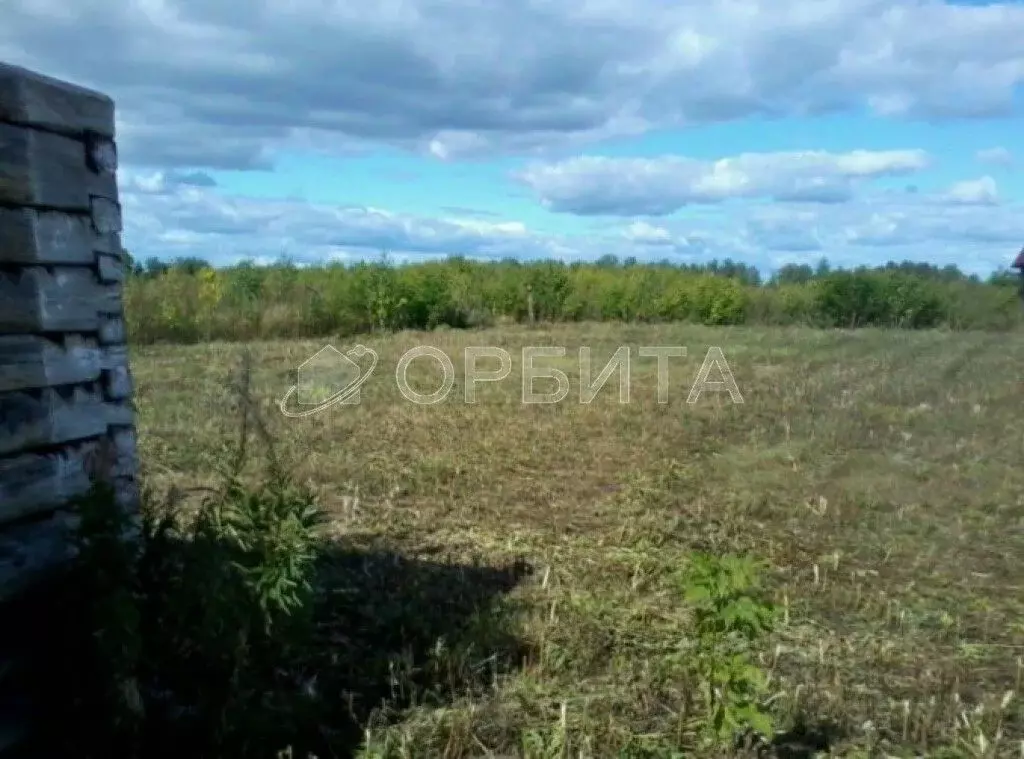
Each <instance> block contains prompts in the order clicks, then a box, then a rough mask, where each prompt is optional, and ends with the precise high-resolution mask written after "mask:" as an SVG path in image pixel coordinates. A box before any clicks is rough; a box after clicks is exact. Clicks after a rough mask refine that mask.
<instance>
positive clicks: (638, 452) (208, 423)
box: [132, 324, 1024, 758]
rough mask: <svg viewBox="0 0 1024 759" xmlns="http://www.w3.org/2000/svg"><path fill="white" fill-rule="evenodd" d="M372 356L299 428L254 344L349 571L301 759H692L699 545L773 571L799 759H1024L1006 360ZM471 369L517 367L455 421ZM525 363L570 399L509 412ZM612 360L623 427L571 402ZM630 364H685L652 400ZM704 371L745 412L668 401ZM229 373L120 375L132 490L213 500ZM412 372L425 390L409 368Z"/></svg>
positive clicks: (522, 336) (901, 352) (417, 336)
mask: <svg viewBox="0 0 1024 759" xmlns="http://www.w3.org/2000/svg"><path fill="white" fill-rule="evenodd" d="M363 342H364V343H365V344H366V345H368V346H370V347H371V348H374V349H375V350H376V351H378V352H379V354H380V364H379V367H378V369H377V371H376V373H375V374H374V375H373V376H372V377H371V378H370V380H369V381H368V382H367V383H366V384H365V385H364V386H363V388H362V393H361V402H360V403H359V404H358V405H341V406H335V407H333V408H330V409H328V410H325V411H323V412H321V413H319V414H315V415H313V416H310V417H308V418H304V419H292V418H286V417H285V416H284V415H282V414H281V413H280V411H279V410H278V409H277V406H276V399H278V398H280V397H281V396H282V395H283V394H284V393H285V391H286V390H287V389H288V388H289V386H290V385H291V384H292V383H293V382H294V379H293V372H294V370H295V368H296V367H297V366H298V365H299V364H300V363H301V362H302V361H304V360H305V359H306V358H308V357H309V356H310V355H312V354H313V353H315V352H316V351H317V350H318V349H319V348H320V347H321V346H322V344H323V343H319V342H298V341H296V342H274V343H262V344H255V345H253V346H251V348H252V351H253V358H254V359H255V368H256V373H255V377H254V380H255V382H254V384H255V388H254V389H255V390H256V392H257V393H258V395H259V396H260V397H261V398H263V402H264V403H265V406H266V410H265V417H266V418H267V420H268V422H269V423H270V426H271V428H272V429H271V431H272V434H273V436H274V437H275V438H276V439H277V441H278V446H279V452H280V453H281V454H283V455H284V456H285V457H286V458H287V460H288V462H289V464H290V465H291V466H292V467H293V470H294V471H295V472H296V473H297V474H298V475H299V476H300V477H301V478H303V479H308V480H310V481H312V482H313V483H315V485H316V487H317V489H318V491H319V492H320V494H321V498H322V503H323V504H324V505H325V506H326V507H327V508H328V509H329V511H330V513H331V516H332V524H331V532H332V534H333V535H335V536H337V538H338V540H340V541H341V542H342V543H343V545H344V546H345V548H344V552H343V553H339V554H338V556H337V558H336V559H335V560H334V562H333V563H332V564H331V565H330V566H328V567H327V568H326V569H325V574H324V579H323V586H322V588H321V590H322V593H321V608H320V609H319V612H318V613H319V620H320V630H321V635H322V636H323V640H324V641H325V646H324V650H323V657H322V660H320V661H317V662H311V663H310V665H309V672H308V674H309V676H310V680H309V683H308V685H309V690H310V692H311V694H312V695H311V698H313V699H316V700H318V701H319V703H320V704H321V706H322V713H323V714H324V718H323V726H322V730H321V732H320V739H319V740H320V745H321V748H320V752H319V755H320V756H321V757H326V756H330V755H331V753H327V752H328V751H329V750H330V751H333V752H334V754H335V755H341V753H342V752H343V751H344V750H346V749H352V748H353V747H356V746H359V745H360V743H361V744H362V747H363V751H364V752H365V754H366V755H367V756H374V757H378V756H438V757H440V756H444V757H477V756H491V755H493V756H509V755H523V756H527V757H537V758H539V757H545V758H547V757H555V756H570V755H572V756H583V757H587V756H595V757H597V756H620V757H626V756H629V757H639V756H658V757H670V756H678V755H681V754H680V753H675V752H686V753H687V754H688V755H690V754H689V749H690V748H692V747H693V746H694V745H695V744H694V740H695V738H694V735H693V721H692V720H693V717H694V714H693V709H694V708H695V707H694V706H693V699H692V696H693V693H694V689H695V684H694V683H693V682H692V681H690V680H688V679H687V676H686V675H685V674H683V670H682V669H681V668H680V664H679V656H678V653H679V651H680V650H681V646H682V643H683V641H684V639H685V637H686V634H687V633H686V631H687V629H688V624H689V615H690V612H689V610H688V606H687V604H686V603H684V600H683V597H682V593H681V591H680V589H679V585H678V583H679V570H680V568H681V567H683V566H684V565H685V564H686V562H687V558H688V557H689V556H690V554H691V552H692V551H694V550H705V551H710V552H712V553H724V552H749V553H752V554H753V555H755V556H757V557H759V558H761V559H763V560H764V561H765V562H767V563H768V564H769V565H770V569H769V570H768V573H767V576H766V579H767V582H768V585H769V587H770V588H771V592H772V594H773V596H774V599H775V601H776V603H777V604H778V606H779V608H780V609H781V610H782V621H781V624H780V626H779V627H778V628H777V630H776V632H775V634H774V635H773V637H772V639H771V640H770V641H768V642H767V643H766V645H765V646H764V650H763V651H762V652H761V655H762V660H761V664H762V666H763V668H764V669H765V670H766V671H768V672H769V673H770V677H771V680H770V689H771V690H772V692H773V693H774V694H775V696H774V698H773V700H772V705H771V708H772V710H773V712H774V713H775V714H776V715H777V717H778V720H779V724H780V726H781V727H783V728H787V727H789V726H790V725H792V724H793V723H794V721H800V722H803V723H804V724H805V725H807V726H808V728H813V729H811V730H810V732H811V733H815V734H819V733H820V734H821V735H817V737H815V736H814V735H812V736H811V737H804V738H799V737H794V736H796V734H795V733H794V734H793V735H792V736H791V737H790V738H788V739H787V740H789V741H790V743H791V744H792V745H790V746H789V750H791V751H796V752H797V753H798V754H799V753H800V752H801V751H803V752H804V753H806V752H807V751H809V750H810V749H811V748H813V744H814V743H815V742H816V741H817V740H818V738H822V736H824V738H826V739H827V741H828V742H829V744H830V746H831V750H832V751H833V752H835V753H839V754H845V755H867V754H866V753H863V752H867V751H874V750H884V751H886V752H887V753H889V754H898V755H913V754H915V753H917V754H919V755H920V754H922V753H929V754H932V755H934V753H933V752H936V751H938V750H940V749H942V750H944V751H949V752H954V753H951V754H948V755H962V756H995V755H1019V754H1020V753H1021V752H1022V751H1024V743H1022V741H1024V719H1022V717H1024V710H1022V708H1021V702H1020V701H1019V700H1018V699H1019V696H1016V697H1012V698H1009V700H1007V698H1008V697H1007V696H1006V694H1007V693H1008V692H1009V691H1013V692H1014V693H1015V694H1019V690H1020V685H1021V677H1022V663H1021V656H1022V655H1024V564H1022V561H1024V466H1022V463H1024V392H1022V391H1024V382H1022V377H1024V374H1022V367H1024V340H1022V339H1021V338H1020V336H1018V335H1015V334H1009V335H1007V334H1002V335H998V334H980V333H948V332H909V331H906V332H904V331H899V332H897V331H891V332H889V331H874V330H864V331H850V332H846V331H813V330H803V329H791V330H789V329H773V330H769V329H753V328H702V327H688V326H671V325H667V326H658V327H641V326H635V327H626V326H615V325H607V324H605V325H589V326H588V325H582V326H581V325H576V326H555V327H550V328H536V329H525V328H515V329H500V330H498V329H495V330H489V331H477V332H456V331H437V332H431V333H400V334H398V335H391V336H368V337H366V338H365V339H364V340H363ZM336 344H337V347H339V348H341V349H345V348H347V347H349V344H347V343H344V342H341V341H338V342H337V343H336ZM421 344H426V345H432V346H436V347H438V348H440V349H441V350H443V351H444V352H445V353H447V355H449V356H451V357H452V360H453V362H454V364H455V367H456V369H457V370H458V375H459V376H458V377H457V379H456V382H455V386H454V388H453V390H452V392H451V395H450V396H449V397H448V399H447V400H446V401H444V402H441V403H439V404H437V405H434V406H423V405H415V404H413V403H410V402H409V401H407V400H405V399H404V398H403V397H402V395H401V394H400V393H399V391H398V389H397V388H396V383H395V378H394V367H395V365H396V363H397V362H398V358H399V356H400V355H401V354H402V353H403V352H404V351H405V350H407V349H408V348H411V347H413V346H416V345H421ZM470 345H474V346H482V345H487V346H491V345H493V346H499V347H503V348H505V349H506V350H508V351H509V353H510V354H511V355H512V358H513V366H512V372H511V374H510V375H509V377H508V378H507V379H505V380H504V381H502V382H492V383H484V384H482V385H480V386H479V388H478V400H479V402H478V403H476V404H474V405H470V404H466V403H465V402H464V400H463V381H462V379H461V372H462V365H463V364H462V360H461V356H462V351H463V349H464V347H466V346H470ZM543 345H556V346H565V347H566V348H567V350H568V358H565V359H539V360H538V361H537V364H538V365H544V366H557V367H558V368H561V369H563V370H565V371H566V373H567V374H568V375H569V377H570V379H571V380H573V383H572V385H571V388H570V392H569V395H568V397H567V398H566V399H565V400H564V401H562V402H561V403H557V404H551V405H523V404H522V403H521V385H520V382H519V378H520V371H521V369H522V364H521V361H520V358H519V355H520V354H519V350H520V349H521V348H522V347H523V346H543ZM620 345H628V346H631V347H632V348H633V349H634V353H633V355H634V359H633V364H632V366H631V397H630V402H629V403H628V404H622V403H620V402H619V398H618V395H617V388H616V379H615V377H612V379H610V380H609V382H608V384H607V385H606V386H605V388H604V389H603V390H602V391H601V392H600V393H599V395H598V397H597V398H596V399H594V400H593V401H592V402H591V403H589V404H581V403H580V402H579V387H578V384H576V382H577V377H578V371H577V366H578V363H577V361H576V359H575V358H574V357H575V355H576V351H577V349H578V348H579V347H581V346H589V347H591V348H592V349H593V354H594V361H595V366H596V368H600V367H601V366H603V365H604V362H605V361H606V360H607V359H608V357H610V356H611V354H612V352H613V351H614V350H615V349H616V348H617V347H619V346H620ZM643 345H649V346H656V345H682V346H686V347H687V348H688V357H686V358H675V359H672V360H671V361H670V372H671V374H670V378H669V379H670V387H669V392H668V396H669V397H668V402H667V403H665V404H658V403H657V369H656V362H655V361H654V360H653V359H650V358H648V359H637V358H636V357H635V356H636V352H635V349H636V348H637V347H639V346H643ZM710 346H718V347H720V348H721V349H722V351H723V353H724V355H725V357H726V359H727V361H728V362H729V366H730V368H731V370H732V373H733V375H734V377H735V380H736V383H737V386H738V388H739V389H740V391H741V392H742V394H743V400H744V402H743V403H742V404H734V403H732V402H730V399H729V397H728V395H727V394H715V393H712V392H705V394H704V395H703V396H702V397H701V398H700V399H699V400H698V402H696V403H694V404H688V403H687V402H686V398H687V394H688V393H689V390H690V386H691V384H692V383H693V380H694V377H695V375H696V374H697V371H698V369H699V368H700V366H701V362H702V359H703V358H704V356H705V353H706V352H707V350H708V348H709V347H710ZM240 350H241V347H240V346H237V345H228V344H207V345H201V346H195V347H175V346H148V347H140V348H138V349H136V350H135V351H134V352H133V357H132V360H133V372H134V375H135V381H136V385H137V390H136V392H137V403H138V409H139V425H140V445H141V455H142V460H143V462H144V466H145V468H146V476H147V481H148V482H149V483H150V484H152V485H154V486H157V487H166V486H170V485H177V486H180V487H186V488H192V487H195V486H197V485H202V484H203V483H204V482H206V481H208V480H209V481H212V479H213V478H214V476H215V471H214V466H215V462H216V461H217V460H218V457H219V456H220V455H221V454H222V452H223V450H224V449H225V446H226V445H227V444H228V441H229V440H230V439H231V438H232V436H233V435H234V434H235V433H234V421H233V419H234V415H233V411H232V408H231V394H230V391H229V388H228V382H229V379H230V377H231V375H232V372H233V371H234V370H235V366H236V365H237V361H238V356H239V353H240ZM493 365H494V364H493V363H492V364H490V365H489V366H493ZM409 377H410V384H411V385H412V386H413V387H414V388H415V389H417V390H419V391H421V392H427V393H429V392H431V391H433V390H434V389H435V388H436V387H437V386H438V384H439V375H438V373H437V371H436V365H434V364H432V363H431V362H430V361H429V360H421V361H417V362H416V363H414V364H413V366H412V368H411V369H410V371H409ZM716 378H717V376H715V375H713V376H712V379H716ZM552 386H553V383H549V384H548V385H547V386H545V385H544V382H543V381H538V383H537V385H536V389H537V390H548V389H550V388H551V387H552ZM314 675H315V677H313V676H314ZM380 707H382V708H380ZM353 725H358V726H359V729H358V730H357V729H356V728H354V727H353ZM363 728H366V731H365V732H363ZM785 750H786V746H782V747H781V748H779V753H780V755H785Z"/></svg>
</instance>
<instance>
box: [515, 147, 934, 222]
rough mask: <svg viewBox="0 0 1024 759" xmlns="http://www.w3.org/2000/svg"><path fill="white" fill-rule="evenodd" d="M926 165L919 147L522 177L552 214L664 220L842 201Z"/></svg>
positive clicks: (605, 163)
mask: <svg viewBox="0 0 1024 759" xmlns="http://www.w3.org/2000/svg"><path fill="white" fill-rule="evenodd" d="M927 166H928V156H927V154H926V153H925V152H924V151H920V150H891V151H868V150H858V151H853V152H850V153H826V152H822V151H804V152H786V153H746V154H743V155H739V156H735V157H731V158H723V159H721V160H718V161H700V160H695V159H692V158H686V157H682V156H662V157H659V158H605V157H598V156H584V157H580V158H573V159H569V160H565V161H560V162H556V163H547V164H542V163H535V164H533V165H531V166H529V167H528V168H526V169H525V170H523V171H522V172H519V173H518V174H517V176H518V178H519V179H520V180H521V181H522V182H524V183H525V184H527V185H528V186H529V187H530V188H531V189H532V190H533V191H534V193H536V195H537V197H538V198H539V199H540V200H541V202H542V203H543V204H544V205H545V206H546V207H548V208H549V209H551V210H553V211H560V212H566V213H574V214H581V215H592V214H611V215H622V216H633V215H637V214H645V215H652V216H658V215H667V214H671V213H673V212H675V211H677V210H679V209H680V208H682V207H683V206H685V205H688V204H693V203H719V202H722V201H725V200H734V199H740V198H748V199H749V198H769V199H773V200H777V201H806V202H818V203H836V202H842V201H846V200H849V199H850V198H851V197H852V192H853V185H854V183H855V182H857V181H858V180H866V179H872V178H878V177H885V176H899V175H905V174H911V173H914V172H917V171H920V170H922V169H924V168H926V167H927Z"/></svg>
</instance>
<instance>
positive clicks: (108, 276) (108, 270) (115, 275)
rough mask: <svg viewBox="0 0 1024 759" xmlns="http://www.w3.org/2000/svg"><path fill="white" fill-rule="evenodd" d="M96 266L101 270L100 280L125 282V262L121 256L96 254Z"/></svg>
mask: <svg viewBox="0 0 1024 759" xmlns="http://www.w3.org/2000/svg"><path fill="white" fill-rule="evenodd" d="M96 268H97V270H98V271H99V278H100V282H107V283H113V282H123V281H124V264H123V263H122V261H121V257H120V256H108V255H105V254H103V253H99V254H97V255H96Z"/></svg>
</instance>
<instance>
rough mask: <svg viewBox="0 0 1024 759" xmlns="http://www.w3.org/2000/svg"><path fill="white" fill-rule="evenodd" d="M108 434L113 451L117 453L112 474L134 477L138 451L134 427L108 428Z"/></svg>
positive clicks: (137, 469)
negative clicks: (112, 444)
mask: <svg viewBox="0 0 1024 759" xmlns="http://www.w3.org/2000/svg"><path fill="white" fill-rule="evenodd" d="M110 436H111V439H112V440H113V443H114V451H115V452H116V454H117V463H116V464H115V466H114V472H113V474H114V476H115V477H119V478H134V477H135V476H136V475H137V474H138V471H139V451H138V443H137V441H136V438H135V429H134V428H132V427H118V428H112V429H111V430H110Z"/></svg>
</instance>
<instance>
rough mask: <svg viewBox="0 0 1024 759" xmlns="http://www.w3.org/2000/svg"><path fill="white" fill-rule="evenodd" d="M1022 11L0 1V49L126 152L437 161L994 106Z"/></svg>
mask: <svg viewBox="0 0 1024 759" xmlns="http://www.w3.org/2000/svg"><path fill="white" fill-rule="evenodd" d="M1022 38H1024V5H1021V4H1020V3H1016V2H1002V3H990V4H986V5H978V4H970V5H967V4H963V3H954V2H942V1H941V0H815V1H814V2H808V1H807V0H677V1H676V2H665V0H599V1H597V2H585V3H580V2H577V1H576V0H546V1H545V2H529V1H527V0H507V2H500V3H499V2H493V3H483V2H480V1H479V0H447V1H446V2H438V0H404V1H403V2H397V0H386V1H385V2H378V3H345V2H330V3H324V2H322V0H289V2H275V3H271V2H266V1H260V0H147V2H145V3H132V2H124V0H92V1H91V2H88V3H77V4H76V3H54V2H53V1H52V0H4V3H3V24H2V26H0V59H4V60H9V61H11V62H14V63H19V64H23V65H28V66H30V67H33V68H37V69H40V70H42V71H43V72H45V73H47V74H50V75H54V76H59V77H65V78H70V79H72V80H75V81H81V82H82V83H84V84H87V85H90V86H94V87H98V88H99V89H102V90H104V91H106V92H109V93H110V94H111V95H113V96H114V97H115V98H116V100H117V102H118V107H119V118H120V124H119V128H120V133H121V141H122V147H123V153H122V156H123V157H124V158H125V160H126V161H127V162H128V163H147V164H151V165H154V166H160V167H168V166H191V167H199V168H203V167H206V168H227V167H241V168H259V167H267V166H269V165H271V164H272V162H273V158H274V155H275V153H276V152H277V151H278V150H281V149H283V148H290V149H294V148H296V147H297V146H302V147H306V146H309V145H313V144H315V145H323V146H328V147H329V149H331V150H352V149H358V148H359V147H360V146H363V145H365V144H366V143H367V142H369V143H376V144H380V143H387V144H391V145H398V146H402V147H410V148H418V149H421V150H423V151H424V152H432V153H434V154H435V155H439V156H442V157H445V158H447V159H455V158H458V157H461V156H465V155H472V154H485V153H489V152H492V151H497V150H502V151H508V150H512V151H530V150H534V149H540V148H548V147H565V146H567V145H580V144H582V143H586V142H590V141H593V140H597V139H601V138H605V137H611V136H621V135H634V134H637V133H639V132H642V131H645V130H648V129H651V128H658V129H665V128H673V127H679V126H685V125H689V124H696V123H713V122H721V121H725V120H733V119H740V118H744V117H748V116H768V117H774V116H780V115H797V116H799V115H805V114H823V113H834V112H839V111H852V110H855V109H860V108H865V107H866V108H869V109H873V110H874V111H875V112H876V113H879V114H882V115H887V116H893V117H901V118H902V117H908V118H918V117H921V118H928V119H946V118H955V117H956V118H958V117H965V116H966V117H975V116H1000V115H1004V116H1005V115H1010V114H1012V113H1013V112H1014V110H1015V100H1014V97H1015V90H1016V89H1017V88H1019V87H1020V86H1021V85H1022V84H1024V45H1021V44H1020V40H1021V39H1022Z"/></svg>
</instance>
